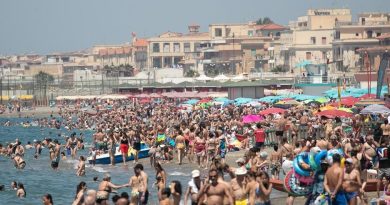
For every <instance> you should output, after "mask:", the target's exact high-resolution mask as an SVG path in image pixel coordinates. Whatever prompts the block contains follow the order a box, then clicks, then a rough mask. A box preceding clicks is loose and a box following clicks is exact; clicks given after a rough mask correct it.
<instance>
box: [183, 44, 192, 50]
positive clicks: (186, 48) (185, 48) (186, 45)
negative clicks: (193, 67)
mask: <svg viewBox="0 0 390 205" xmlns="http://www.w3.org/2000/svg"><path fill="white" fill-rule="evenodd" d="M184 52H191V44H190V43H184Z"/></svg>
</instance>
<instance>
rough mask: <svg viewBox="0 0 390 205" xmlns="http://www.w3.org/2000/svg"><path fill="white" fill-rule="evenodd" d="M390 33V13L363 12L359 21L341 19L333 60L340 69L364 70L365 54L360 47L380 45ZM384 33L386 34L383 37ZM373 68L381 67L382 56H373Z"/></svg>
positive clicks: (336, 33) (337, 28)
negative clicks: (360, 50)
mask: <svg viewBox="0 0 390 205" xmlns="http://www.w3.org/2000/svg"><path fill="white" fill-rule="evenodd" d="M386 33H390V14H389V13H363V14H359V15H358V21H357V22H342V21H339V22H337V24H336V28H335V39H334V41H333V53H334V56H333V61H334V62H335V65H336V69H337V70H339V71H351V70H354V71H359V70H364V69H366V68H364V66H362V65H363V56H362V54H361V52H359V49H364V48H372V47H375V46H379V44H380V40H381V39H385V38H386V35H384V34H386ZM382 35H384V36H383V37H382ZM370 58H371V64H372V67H373V70H377V69H378V67H379V62H380V57H378V56H376V57H374V56H372V57H370Z"/></svg>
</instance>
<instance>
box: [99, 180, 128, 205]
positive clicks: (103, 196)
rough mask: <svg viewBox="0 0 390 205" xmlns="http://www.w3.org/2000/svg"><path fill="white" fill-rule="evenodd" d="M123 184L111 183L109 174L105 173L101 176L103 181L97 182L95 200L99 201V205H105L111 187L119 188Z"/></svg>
mask: <svg viewBox="0 0 390 205" xmlns="http://www.w3.org/2000/svg"><path fill="white" fill-rule="evenodd" d="M122 187H124V186H117V185H115V184H113V183H111V176H110V175H106V176H105V177H104V178H103V181H102V182H101V183H100V184H99V188H98V191H97V193H96V202H97V203H100V204H101V205H107V204H109V203H108V200H109V198H110V193H111V191H112V189H120V188H122Z"/></svg>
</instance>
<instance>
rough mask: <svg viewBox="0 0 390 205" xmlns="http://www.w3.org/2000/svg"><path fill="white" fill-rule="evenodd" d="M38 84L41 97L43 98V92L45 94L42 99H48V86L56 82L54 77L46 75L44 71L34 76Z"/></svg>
mask: <svg viewBox="0 0 390 205" xmlns="http://www.w3.org/2000/svg"><path fill="white" fill-rule="evenodd" d="M34 79H35V82H36V84H37V85H38V86H39V95H40V97H42V92H43V98H42V99H45V100H46V99H47V97H46V93H47V85H48V84H49V83H52V82H54V77H53V76H52V75H50V74H48V73H45V72H43V71H39V73H38V74H36V75H35V76H34Z"/></svg>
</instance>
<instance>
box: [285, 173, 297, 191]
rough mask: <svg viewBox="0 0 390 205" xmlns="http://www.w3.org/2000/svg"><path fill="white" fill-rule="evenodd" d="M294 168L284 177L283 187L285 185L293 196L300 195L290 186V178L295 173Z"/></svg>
mask: <svg viewBox="0 0 390 205" xmlns="http://www.w3.org/2000/svg"><path fill="white" fill-rule="evenodd" d="M293 173H294V172H293V170H290V171H289V172H287V174H286V176H285V177H284V180H283V187H284V190H286V192H287V193H288V194H290V195H291V196H298V195H297V194H295V193H294V192H292V191H291V186H290V183H289V181H290V179H291V177H292V175H293Z"/></svg>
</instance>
